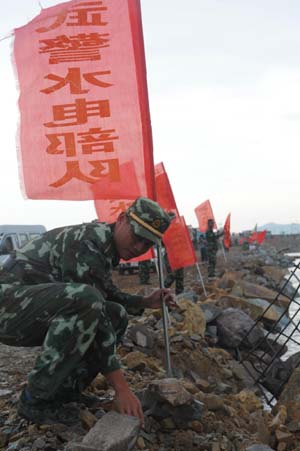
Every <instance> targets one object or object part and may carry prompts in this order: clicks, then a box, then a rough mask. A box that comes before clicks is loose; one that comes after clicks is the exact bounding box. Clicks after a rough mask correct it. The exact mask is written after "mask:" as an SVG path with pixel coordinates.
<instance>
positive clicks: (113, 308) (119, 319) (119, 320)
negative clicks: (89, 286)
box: [106, 302, 128, 331]
mask: <svg viewBox="0 0 300 451" xmlns="http://www.w3.org/2000/svg"><path fill="white" fill-rule="evenodd" d="M106 311H107V314H108V316H109V317H110V320H111V323H112V325H113V327H114V329H115V330H119V329H122V330H124V331H125V330H126V328H127V325H128V315H127V312H126V310H125V308H124V307H123V306H122V305H121V304H118V303H116V302H107V303H106Z"/></svg>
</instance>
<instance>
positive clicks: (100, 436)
mask: <svg viewBox="0 0 300 451" xmlns="http://www.w3.org/2000/svg"><path fill="white" fill-rule="evenodd" d="M219 260H221V257H219ZM291 262H292V261H291V259H290V258H288V257H286V256H284V255H282V254H280V253H278V252H277V251H276V250H275V249H273V248H270V247H263V248H262V249H259V250H258V251H256V252H243V251H242V250H241V249H240V248H233V249H232V251H230V253H229V254H228V255H227V262H226V264H225V263H224V262H223V263H222V262H221V261H220V263H219V268H218V269H219V277H218V278H217V279H216V280H215V281H213V282H211V283H206V285H205V287H206V291H207V296H205V295H204V293H203V288H202V286H201V284H200V282H199V279H198V275H197V271H196V269H195V268H189V269H187V270H186V278H185V292H184V293H182V294H181V295H179V296H178V297H177V300H178V308H177V309H175V310H173V311H172V312H170V314H169V320H168V322H169V337H170V351H171V362H172V370H173V375H172V377H168V376H167V374H166V372H165V369H164V368H165V346H164V334H163V321H162V316H161V315H162V314H161V311H159V310H156V311H152V310H151V311H150V310H146V311H145V314H144V315H143V316H142V317H132V318H131V319H130V324H129V327H128V330H127V332H126V335H125V337H124V339H123V342H122V344H121V345H120V347H119V355H120V358H121V361H122V364H123V368H124V372H125V374H126V377H127V379H128V381H129V383H130V385H131V387H132V388H133V390H134V391H135V393H136V395H137V396H138V397H139V398H140V400H141V402H142V405H143V410H144V413H145V426H144V428H141V427H140V425H139V422H138V421H137V420H136V419H135V418H132V417H126V416H121V415H119V414H118V413H116V412H115V411H114V404H113V391H112V389H111V388H110V387H108V386H107V383H106V381H105V378H104V377H103V376H101V375H98V376H97V378H96V379H95V380H94V382H93V384H92V386H91V387H90V391H91V392H93V393H94V394H96V395H97V396H98V397H99V399H100V402H99V405H97V406H94V407H93V408H85V407H84V406H82V410H81V424H78V425H77V426H76V427H67V426H64V425H61V424H57V425H43V426H37V425H33V424H29V423H28V422H27V421H25V420H22V419H20V418H19V417H18V416H17V414H16V403H17V399H18V395H19V393H20V391H21V389H22V388H23V386H24V384H25V381H26V376H27V373H28V372H29V370H30V368H31V367H32V365H33V361H34V359H35V356H36V354H37V351H38V349H32V348H30V349H26V348H11V347H10V348H9V347H7V346H4V345H0V357H1V362H0V449H1V450H7V451H13V450H19V451H38V450H41V451H42V450H44V451H55V450H61V451H63V450H65V451H66V450H69V451H70V450H76V451H97V450H98V451H100V450H101V451H122V450H124V451H125V450H127V449H133V450H145V451H146V450H149V451H156V450H157V451H158V450H159V451H168V450H177V451H179V450H184V451H190V450H202V451H233V450H234V451H268V450H269V451H270V450H272V449H273V450H278V451H299V450H300V446H299V443H300V413H299V412H300V409H299V407H300V388H299V387H300V369H295V370H294V371H293V373H292V376H291V378H290V380H289V381H288V383H287V384H286V385H285V387H284V389H283V390H282V391H281V392H280V393H277V395H278V402H277V403H276V405H275V406H274V407H273V408H272V409H270V408H267V406H266V405H265V404H264V402H263V400H262V398H261V393H260V391H259V389H258V388H257V387H256V386H254V385H253V379H252V378H251V377H250V375H249V373H248V372H247V371H246V369H245V367H244V366H243V365H242V364H241V363H240V362H239V359H238V356H237V355H236V349H237V347H240V350H241V352H242V353H243V350H245V351H246V350H247V347H250V346H251V345H252V344H253V343H255V342H257V341H258V340H261V338H262V337H263V336H264V328H266V329H267V328H268V327H270V325H271V324H272V323H273V322H274V321H277V320H278V318H279V317H280V316H281V314H282V311H283V310H284V309H285V308H286V304H287V298H286V297H285V296H284V295H283V296H280V297H279V298H278V302H277V303H276V305H273V306H272V308H270V309H269V310H268V315H267V317H266V318H265V323H264V324H263V326H255V327H253V325H254V324H255V321H256V319H257V318H259V317H260V316H261V314H262V312H263V311H264V310H265V309H266V307H267V306H268V305H269V303H270V302H272V301H273V299H274V298H275V297H276V294H277V291H278V289H280V287H281V286H282V280H283V277H284V275H285V274H286V273H287V268H288V267H289V266H291ZM201 271H203V275H204V276H205V271H206V269H205V267H204V265H201ZM114 277H115V278H117V284H118V285H119V286H120V287H121V288H122V289H124V290H126V291H128V292H132V293H133V292H136V283H137V278H136V276H120V275H114ZM155 277H156V275H152V280H151V283H152V287H153V288H154V287H155V286H157V281H156V279H155ZM146 288H147V289H151V287H150V288H149V287H146ZM286 289H287V290H289V289H290V287H287V288H286ZM281 321H282V322H283V324H284V322H285V321H288V318H285V317H284V316H283V318H282V319H281ZM251 328H252V331H251V334H250V335H248V337H247V340H246V341H245V340H244V339H243V338H244V336H245V334H246V333H247V331H249V330H250V329H251ZM266 346H267V345H266ZM262 351H265V349H262ZM291 359H292V360H291ZM296 360H297V358H296V357H294V356H293V358H290V359H288V360H287V361H286V362H289V363H286V364H285V365H294V366H296V365H295V363H296ZM281 363H282V362H281ZM271 385H272V384H271ZM271 390H272V387H271ZM273 391H274V392H276V387H275V388H274V387H273Z"/></svg>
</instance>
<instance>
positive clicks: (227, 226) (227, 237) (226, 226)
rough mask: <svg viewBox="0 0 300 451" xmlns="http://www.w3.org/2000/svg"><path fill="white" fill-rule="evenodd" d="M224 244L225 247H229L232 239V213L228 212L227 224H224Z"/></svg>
mask: <svg viewBox="0 0 300 451" xmlns="http://www.w3.org/2000/svg"><path fill="white" fill-rule="evenodd" d="M223 244H224V247H225V249H229V248H230V245H231V239H230V213H229V214H228V216H227V218H226V221H225V224H224V237H223Z"/></svg>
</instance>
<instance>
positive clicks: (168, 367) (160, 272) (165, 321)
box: [156, 245, 173, 377]
mask: <svg viewBox="0 0 300 451" xmlns="http://www.w3.org/2000/svg"><path fill="white" fill-rule="evenodd" d="M156 250H157V260H158V278H159V286H160V288H164V280H163V264H162V252H161V246H158V245H157V246H156ZM162 316H163V327H164V339H165V347H166V371H167V376H168V377H172V376H173V372H172V367H171V357H170V344H169V335H168V307H167V305H166V303H165V301H164V300H163V301H162Z"/></svg>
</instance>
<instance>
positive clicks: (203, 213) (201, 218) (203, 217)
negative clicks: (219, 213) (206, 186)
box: [195, 200, 217, 233]
mask: <svg viewBox="0 0 300 451" xmlns="http://www.w3.org/2000/svg"><path fill="white" fill-rule="evenodd" d="M195 213H196V216H197V219H198V224H199V230H200V232H202V233H203V232H206V230H207V221H208V219H213V220H214V229H217V224H216V222H215V217H214V214H213V211H212V208H211V205H210V201H209V200H206V201H205V202H203V203H202V204H200V205H198V207H196V208H195Z"/></svg>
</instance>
